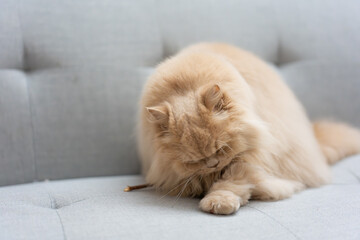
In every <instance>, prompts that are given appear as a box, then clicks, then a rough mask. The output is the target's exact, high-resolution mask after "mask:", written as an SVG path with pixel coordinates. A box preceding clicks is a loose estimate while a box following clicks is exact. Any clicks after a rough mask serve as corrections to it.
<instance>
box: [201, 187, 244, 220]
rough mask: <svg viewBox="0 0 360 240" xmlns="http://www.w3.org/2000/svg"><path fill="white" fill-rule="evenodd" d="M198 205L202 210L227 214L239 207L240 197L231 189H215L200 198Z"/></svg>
mask: <svg viewBox="0 0 360 240" xmlns="http://www.w3.org/2000/svg"><path fill="white" fill-rule="evenodd" d="M199 206H200V209H201V210H203V211H204V212H209V213H213V214H223V215H228V214H232V213H234V212H236V211H237V210H238V209H239V208H240V197H239V196H237V195H235V194H234V193H233V192H231V191H226V190H217V191H214V192H211V193H209V194H208V195H206V196H205V197H204V198H203V199H201V201H200V204H199Z"/></svg>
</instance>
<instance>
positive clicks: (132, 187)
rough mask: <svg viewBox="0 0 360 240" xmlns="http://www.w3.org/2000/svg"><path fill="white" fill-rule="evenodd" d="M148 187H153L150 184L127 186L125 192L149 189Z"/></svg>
mask: <svg viewBox="0 0 360 240" xmlns="http://www.w3.org/2000/svg"><path fill="white" fill-rule="evenodd" d="M147 187H151V185H150V184H141V185H135V186H127V187H126V188H125V189H124V192H130V191H132V190H137V189H142V188H147Z"/></svg>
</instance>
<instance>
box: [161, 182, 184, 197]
mask: <svg viewBox="0 0 360 240" xmlns="http://www.w3.org/2000/svg"><path fill="white" fill-rule="evenodd" d="M186 180H187V179H186ZM186 180H183V181H181V182H180V184H178V185H176V186H175V187H173V188H172V189H170V191H168V192H167V193H166V194H164V195H163V196H161V197H160V198H159V200H161V199H163V198H164V197H166V196H167V195H169V194H170V193H171V192H172V191H174V190H175V189H177V188H178V187H180V186H182V185H183V184H185V183H186Z"/></svg>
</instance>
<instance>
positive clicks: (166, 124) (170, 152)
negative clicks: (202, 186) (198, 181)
mask: <svg viewBox="0 0 360 240" xmlns="http://www.w3.org/2000/svg"><path fill="white" fill-rule="evenodd" d="M147 111H148V119H149V121H151V122H152V123H153V127H154V131H156V137H155V139H154V141H155V145H156V146H157V148H158V151H159V154H158V157H159V159H157V161H158V162H157V163H156V164H157V166H162V167H163V169H166V167H165V168H164V166H167V168H168V169H169V168H171V169H172V170H173V171H174V172H175V173H176V174H177V175H178V176H179V178H186V177H189V176H191V175H193V174H198V175H206V174H209V173H212V172H215V171H221V170H222V169H223V168H224V167H225V166H227V165H228V164H230V162H231V161H232V160H233V159H234V158H235V157H236V156H237V155H238V154H240V153H242V152H244V151H246V150H247V149H249V147H251V144H252V143H251V140H253V138H254V136H253V135H254V132H253V131H252V128H251V127H250V126H249V125H247V124H246V122H245V121H242V118H244V116H243V115H245V113H244V112H242V111H241V109H239V108H238V107H237V106H235V105H234V104H233V103H232V100H231V99H230V97H229V96H228V95H227V94H226V92H224V91H223V90H222V89H221V87H220V86H219V85H211V86H206V87H203V88H202V89H200V90H198V91H197V92H191V93H188V94H186V95H184V96H177V97H174V99H172V100H171V102H165V103H163V104H161V105H159V106H151V107H148V108H147Z"/></svg>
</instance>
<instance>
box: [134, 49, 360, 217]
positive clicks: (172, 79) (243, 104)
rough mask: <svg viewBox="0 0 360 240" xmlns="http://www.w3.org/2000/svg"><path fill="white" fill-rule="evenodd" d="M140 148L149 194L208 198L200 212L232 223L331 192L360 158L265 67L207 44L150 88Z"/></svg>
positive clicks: (164, 66) (352, 142)
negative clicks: (242, 211)
mask: <svg viewBox="0 0 360 240" xmlns="http://www.w3.org/2000/svg"><path fill="white" fill-rule="evenodd" d="M138 143H139V152H140V156H141V158H142V164H143V173H144V174H145V175H146V181H147V182H148V183H149V184H152V185H153V186H155V188H156V189H158V190H161V191H163V192H164V193H168V194H172V195H179V196H180V195H181V196H204V198H203V199H202V200H201V201H200V208H201V209H202V210H203V211H206V212H211V213H214V214H231V213H233V212H235V211H237V210H238V209H239V207H240V206H241V205H244V204H246V203H247V202H248V200H249V199H250V198H251V199H262V200H280V199H283V198H287V197H290V196H291V195H292V194H294V193H295V192H297V191H300V190H302V189H304V188H306V187H317V186H320V185H322V184H326V183H328V182H329V181H330V169H329V166H328V165H329V164H332V163H335V162H336V161H338V160H340V159H341V158H343V157H345V156H348V155H351V154H355V153H358V152H360V132H359V131H358V130H356V129H354V128H351V127H349V126H347V125H345V124H340V123H331V122H317V123H314V124H311V123H310V121H309V119H308V118H307V116H306V114H305V112H304V110H303V107H302V106H301V104H300V103H299V102H298V100H297V99H296V98H295V96H294V94H293V93H292V92H291V91H290V89H289V88H288V87H287V86H286V85H285V84H284V82H283V81H282V80H281V78H280V77H279V76H278V75H277V74H276V73H275V72H274V71H273V70H272V69H271V68H270V67H269V66H268V65H267V64H265V63H264V62H263V61H261V60H260V59H258V58H257V57H255V56H254V55H252V54H251V53H248V52H246V51H244V50H241V49H238V48H236V47H233V46H229V45H225V44H213V43H202V44H197V45H193V46H190V47H188V48H186V49H184V50H182V51H181V52H180V53H178V54H177V55H175V56H174V57H172V58H170V59H168V60H166V61H165V62H163V63H161V64H160V65H159V66H158V68H157V69H156V72H155V73H154V74H153V75H152V76H151V77H150V79H149V80H148V82H147V83H146V86H145V88H144V92H143V95H142V100H141V114H140V123H139V134H138Z"/></svg>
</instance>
